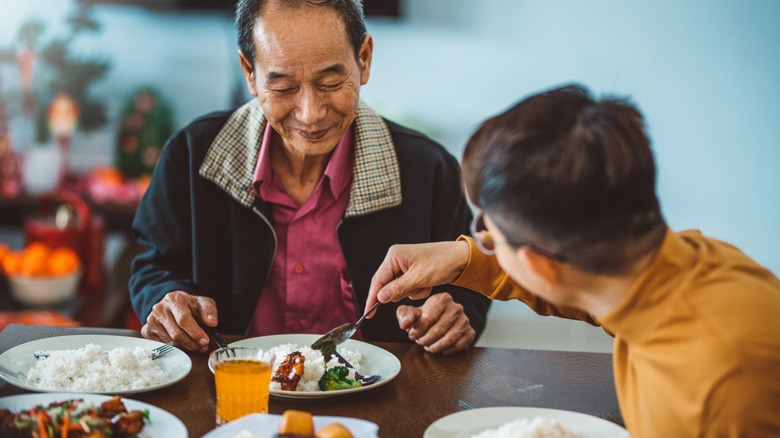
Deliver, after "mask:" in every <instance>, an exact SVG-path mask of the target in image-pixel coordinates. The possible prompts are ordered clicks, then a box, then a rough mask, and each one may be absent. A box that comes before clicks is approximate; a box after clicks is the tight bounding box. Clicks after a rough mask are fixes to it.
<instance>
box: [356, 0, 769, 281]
mask: <svg viewBox="0 0 780 438" xmlns="http://www.w3.org/2000/svg"><path fill="white" fill-rule="evenodd" d="M476 4H477V3H474V2H470V1H465V0H424V1H422V0H410V1H408V2H407V6H408V7H409V11H410V12H411V17H410V19H409V20H408V21H407V22H405V23H402V24H397V23H388V22H375V23H372V25H371V26H370V31H371V32H372V33H373V34H374V35H375V39H376V42H375V62H374V66H373V72H372V77H371V80H370V82H369V84H368V86H367V87H366V88H365V89H364V92H363V95H364V97H365V99H366V100H368V101H369V102H370V103H372V104H373V105H374V106H377V107H381V108H386V111H387V112H389V113H394V114H398V115H399V118H411V119H414V120H417V121H420V122H421V123H423V124H428V125H431V126H432V127H433V128H434V130H435V131H436V132H440V133H441V134H442V135H441V138H442V140H443V141H444V142H445V143H446V145H447V146H448V147H450V148H451V150H453V151H454V153H455V154H456V155H457V156H458V157H460V153H461V151H462V148H463V146H464V144H465V142H466V139H467V138H468V135H469V134H470V133H471V132H472V131H473V129H474V128H475V127H476V125H477V124H478V123H479V122H480V121H481V120H483V119H484V118H486V117H487V116H489V115H492V114H494V113H496V112H499V111H501V110H503V109H505V108H507V107H508V106H509V105H510V104H512V103H513V102H515V101H517V100H519V99H520V98H522V97H525V96H528V95H529V94H531V93H534V92H537V91H540V90H542V89H545V88H549V87H552V86H555V85H561V84H564V83H568V82H580V83H582V84H585V85H587V86H589V87H590V88H591V89H592V90H593V91H594V92H596V93H598V94H602V93H613V94H621V95H629V96H631V97H632V98H633V100H634V101H635V102H636V103H637V104H638V105H639V107H640V108H641V109H642V110H643V112H644V114H645V116H646V119H647V123H648V127H649V131H650V135H651V138H652V140H653V143H654V147H655V152H656V157H657V164H658V168H659V186H658V189H659V195H660V197H661V202H662V207H663V210H664V213H665V215H666V218H667V220H668V221H669V223H670V225H671V226H672V227H673V228H675V229H685V228H699V229H701V230H703V231H704V232H705V233H707V234H709V235H712V236H714V237H717V238H721V239H724V240H727V241H729V242H731V243H734V244H736V245H737V246H739V247H741V248H742V249H743V250H744V251H745V252H747V253H748V254H750V255H751V256H752V257H754V258H755V259H757V260H758V261H759V262H761V263H762V264H764V265H765V266H767V267H769V268H770V269H772V270H773V271H774V272H775V273H780V251H778V250H777V248H780V230H778V226H779V225H780V144H778V139H779V138H780V111H779V109H780V2H777V1H773V0H766V1H756V0H751V1H746V2H737V1H724V0H718V1H712V0H688V1H685V2H679V1H675V0H656V1H653V2H646V1H639V0H631V1H607V0H595V1H587V2H582V1H578V0H567V1H564V0H558V1H555V2H543V1H516V0H485V1H482V2H479V3H478V4H479V6H478V7H475V6H474V5H476ZM391 90H392V91H391Z"/></svg>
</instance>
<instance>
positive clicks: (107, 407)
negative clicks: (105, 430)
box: [100, 395, 127, 418]
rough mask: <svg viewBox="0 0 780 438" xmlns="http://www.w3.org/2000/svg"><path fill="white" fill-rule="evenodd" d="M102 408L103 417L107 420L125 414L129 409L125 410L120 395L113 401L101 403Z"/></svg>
mask: <svg viewBox="0 0 780 438" xmlns="http://www.w3.org/2000/svg"><path fill="white" fill-rule="evenodd" d="M100 407H101V408H103V416H104V417H106V418H112V417H114V416H115V415H117V414H124V413H125V412H127V408H125V404H124V403H123V402H122V398H121V397H119V396H118V395H117V396H114V397H113V398H112V399H111V400H108V401H104V402H103V403H101V405H100Z"/></svg>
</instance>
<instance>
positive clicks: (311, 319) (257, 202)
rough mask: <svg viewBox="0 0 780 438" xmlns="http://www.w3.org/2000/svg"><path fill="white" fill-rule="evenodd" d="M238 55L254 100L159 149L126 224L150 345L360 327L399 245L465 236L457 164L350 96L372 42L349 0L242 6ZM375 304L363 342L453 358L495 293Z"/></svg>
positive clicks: (202, 345)
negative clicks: (213, 335)
mask: <svg viewBox="0 0 780 438" xmlns="http://www.w3.org/2000/svg"><path fill="white" fill-rule="evenodd" d="M236 25H237V28H238V39H239V61H240V63H241V68H242V69H243V72H244V75H245V77H246V83H247V86H248V87H249V91H250V92H251V94H252V95H253V96H256V97H257V98H256V99H253V100H252V101H250V102H249V103H247V104H245V105H244V106H242V107H241V108H239V109H237V110H235V111H233V112H224V113H214V114H210V115H207V116H205V117H202V118H200V119H198V120H196V121H194V122H193V123H192V124H190V125H189V126H188V127H186V128H185V129H183V130H182V131H181V132H179V133H178V134H176V135H174V136H173V138H171V140H170V141H169V143H168V144H167V145H166V147H165V150H164V151H163V153H162V156H161V159H160V162H159V164H158V165H157V168H156V170H155V174H154V176H153V178H152V182H151V185H150V188H149V190H148V192H147V194H146V196H145V197H144V199H143V201H142V202H141V205H140V207H139V209H138V213H137V215H136V218H135V221H134V223H133V231H134V234H135V236H136V239H137V241H138V242H139V243H140V244H141V245H142V246H143V247H145V248H146V251H145V252H143V253H142V254H141V255H140V256H138V257H137V258H136V259H135V260H134V262H133V274H132V277H131V280H130V291H131V292H130V293H131V298H132V302H133V306H134V308H135V310H136V313H137V314H138V315H139V317H140V318H141V320H142V321H145V325H144V326H143V328H142V333H143V335H144V336H145V337H148V338H151V339H157V340H160V341H163V342H167V341H171V340H173V341H175V342H176V344H177V345H180V346H182V347H184V348H187V349H190V350H199V351H205V350H206V349H207V347H208V343H209V341H208V336H207V334H206V332H205V331H204V326H206V327H216V329H217V330H219V331H222V332H227V333H247V334H250V335H270V334H277V333H324V332H325V331H327V330H329V329H331V328H333V327H335V326H338V325H340V324H343V323H345V322H353V321H354V320H356V319H357V318H358V317H359V316H360V314H361V312H362V309H363V307H364V305H365V302H366V297H367V295H368V288H369V285H370V281H371V275H372V274H373V272H374V271H375V270H376V268H377V267H378V266H379V264H380V263H381V261H382V259H383V257H384V255H385V254H386V252H387V250H388V249H389V247H390V245H391V244H393V243H399V242H400V243H414V242H427V241H433V240H442V239H451V238H455V237H457V236H458V235H459V234H460V233H463V232H465V231H466V230H467V229H468V222H469V220H470V211H469V209H468V206H467V203H466V201H465V198H464V196H463V194H462V189H461V184H460V179H459V178H460V176H459V174H460V171H459V166H458V163H457V160H456V159H455V158H454V157H452V156H451V155H449V154H448V153H447V152H446V151H445V150H444V149H443V148H442V147H441V146H440V145H438V144H436V143H434V142H433V141H431V140H430V139H428V138H426V137H425V136H423V135H422V134H420V133H418V132H414V131H411V130H409V129H406V128H404V127H402V126H399V125H397V124H395V123H392V122H390V121H388V120H385V119H383V118H382V117H380V116H379V115H377V114H376V113H375V112H373V111H372V110H371V109H370V108H369V107H368V106H366V105H365V104H363V103H362V102H361V101H360V99H359V92H360V87H361V86H362V85H364V84H365V83H366V82H367V81H368V78H369V72H370V67H371V57H372V51H373V41H372V37H371V35H369V34H367V33H366V28H365V22H364V18H363V12H362V6H361V4H360V2H359V1H357V0H335V1H334V0H331V1H313V0H242V1H239V2H238V5H237V12H236ZM437 292H440V293H437V294H435V295H433V296H431V297H430V298H429V299H428V300H427V301H426V302H425V303H424V304H423V305H422V306H420V307H412V306H409V305H402V306H397V305H395V304H394V305H388V306H382V307H380V308H379V310H378V311H377V313H376V314H377V317H376V318H374V320H372V321H369V322H366V323H365V324H364V325H363V326H362V327H361V332H360V333H358V334H357V335H356V336H357V337H358V338H360V337H362V338H364V339H367V340H375V341H396V342H401V341H406V342H409V341H410V340H411V341H415V342H417V343H418V344H420V345H421V346H423V347H424V348H426V349H427V350H428V351H431V352H440V353H445V354H449V353H453V352H456V351H460V350H463V349H465V348H467V347H468V346H470V345H471V344H473V343H474V342H475V340H476V339H477V337H478V335H479V333H480V332H481V331H482V329H483V328H484V325H485V318H486V313H487V309H488V305H489V300H487V299H485V298H484V297H478V296H475V295H474V294H472V293H470V292H469V291H467V290H465V289H460V288H457V287H449V288H447V289H446V290H438V291H437Z"/></svg>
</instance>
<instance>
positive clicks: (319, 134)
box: [295, 129, 330, 141]
mask: <svg viewBox="0 0 780 438" xmlns="http://www.w3.org/2000/svg"><path fill="white" fill-rule="evenodd" d="M295 131H296V132H297V133H298V135H300V136H301V137H303V138H305V139H306V140H310V141H316V140H322V139H323V138H325V136H326V135H328V132H330V129H320V130H318V131H305V130H303V129H296V130H295Z"/></svg>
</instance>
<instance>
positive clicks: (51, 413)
mask: <svg viewBox="0 0 780 438" xmlns="http://www.w3.org/2000/svg"><path fill="white" fill-rule="evenodd" d="M148 417H149V412H148V411H145V410H144V411H128V410H127V408H126V407H125V404H124V402H122V399H121V398H120V397H119V396H116V397H113V398H112V399H110V400H107V401H105V402H103V403H102V404H101V405H100V406H94V405H92V404H90V403H86V402H84V400H83V399H72V400H65V401H60V402H54V403H50V404H49V405H48V406H42V405H38V406H34V407H32V408H30V409H27V410H25V411H21V412H11V411H9V410H8V409H0V436H2V437H7V438H22V437H24V438H28V437H33V438H102V437H128V438H130V437H135V436H138V434H140V433H141V431H142V430H143V428H144V424H145V422H146V421H148Z"/></svg>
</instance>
